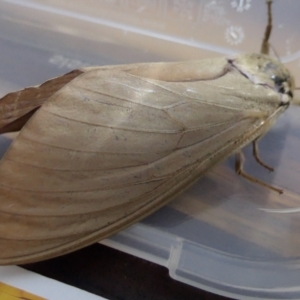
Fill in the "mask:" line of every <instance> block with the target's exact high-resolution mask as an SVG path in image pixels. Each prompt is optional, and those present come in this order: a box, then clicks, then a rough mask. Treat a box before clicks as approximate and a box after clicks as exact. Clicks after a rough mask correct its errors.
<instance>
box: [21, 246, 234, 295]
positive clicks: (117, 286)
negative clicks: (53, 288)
mask: <svg viewBox="0 0 300 300" xmlns="http://www.w3.org/2000/svg"><path fill="white" fill-rule="evenodd" d="M22 267H24V268H25V269H27V270H30V271H33V272H36V273H38V274H41V275H44V276H47V277H50V278H53V279H56V280H58V281H61V282H64V283H66V284H69V285H72V286H75V287H77V288H80V289H83V290H85V291H88V292H91V293H93V294H96V295H99V296H102V297H105V298H107V299H110V300H150V299H151V300H153V299H156V300H169V299H170V300H171V299H172V300H185V299H204V300H229V299H230V298H226V297H222V296H218V295H214V294H212V293H209V292H206V291H203V290H200V289H197V288H194V287H192V286H189V285H186V284H184V283H181V282H178V281H176V280H173V279H172V278H170V276H169V274H168V270H167V269H166V268H164V267H162V266H159V265H156V264H154V263H151V262H148V261H146V260H143V259H140V258H137V257H134V256H132V255H129V254H125V253H123V252H120V251H117V250H114V249H112V248H109V247H106V246H103V245H101V244H95V245H92V246H90V247H87V248H85V249H82V250H79V251H76V252H74V253H72V254H69V255H65V256H62V257H58V258H55V259H51V260H48V261H43V262H39V263H34V264H28V265H24V266H22Z"/></svg>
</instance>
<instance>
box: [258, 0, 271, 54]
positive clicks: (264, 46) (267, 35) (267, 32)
mask: <svg viewBox="0 0 300 300" xmlns="http://www.w3.org/2000/svg"><path fill="white" fill-rule="evenodd" d="M266 2H267V6H268V23H267V27H266V30H265V35H264V39H263V41H262V45H261V49H260V52H261V53H262V54H268V55H269V52H270V43H269V39H270V36H271V32H272V2H273V1H272V0H266Z"/></svg>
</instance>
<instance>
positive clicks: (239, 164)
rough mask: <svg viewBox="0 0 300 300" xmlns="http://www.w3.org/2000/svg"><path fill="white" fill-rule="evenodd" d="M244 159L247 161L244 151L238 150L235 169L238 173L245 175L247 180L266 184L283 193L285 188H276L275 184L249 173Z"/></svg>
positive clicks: (265, 185)
mask: <svg viewBox="0 0 300 300" xmlns="http://www.w3.org/2000/svg"><path fill="white" fill-rule="evenodd" d="M244 161H245V158H244V156H243V153H242V152H241V151H240V152H238V153H237V154H236V156H235V171H236V173H237V174H238V175H241V176H243V177H244V178H246V179H247V180H249V181H251V182H255V183H257V184H260V185H262V186H264V187H267V188H269V189H271V190H273V191H275V192H277V193H279V194H282V193H283V190H281V189H278V188H276V187H274V186H272V185H270V184H268V183H266V182H263V181H261V180H259V179H257V178H255V177H253V176H251V175H249V174H247V173H246V172H245V171H244V170H243V164H244Z"/></svg>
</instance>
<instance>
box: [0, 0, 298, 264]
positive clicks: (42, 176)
mask: <svg viewBox="0 0 300 300" xmlns="http://www.w3.org/2000/svg"><path fill="white" fill-rule="evenodd" d="M267 6H268V20H269V21H268V26H267V29H266V32H265V37H264V40H263V44H262V50H261V54H242V55H237V56H234V57H231V58H226V57H221V58H214V59H207V60H199V61H190V62H189V61H187V62H186V61H185V62H172V63H144V64H132V65H119V66H105V67H88V68H82V69H79V70H75V71H73V72H70V73H68V74H66V75H63V76H61V77H58V78H54V79H51V80H49V81H47V82H45V83H44V84H42V85H40V86H38V87H31V88H27V89H24V90H21V91H18V92H14V93H10V94H8V95H6V96H5V97H3V98H2V99H1V100H0V128H1V133H4V132H9V131H16V130H20V133H19V135H18V136H17V137H16V139H15V140H14V142H13V144H12V145H11V147H10V148H9V150H8V151H7V152H6V154H5V156H4V157H3V158H2V160H1V161H0V264H3V265H4V264H24V263H29V262H35V261H39V260H44V259H48V258H51V257H55V256H59V255H62V254H65V253H68V252H71V251H74V250H76V249H79V248H81V247H84V246H87V245H89V244H92V243H94V242H98V241H99V240H101V239H104V238H106V237H108V236H110V235H112V234H114V233H116V232H118V231H120V230H122V229H124V228H126V227H128V226H129V225H131V224H133V223H135V222H137V221H138V220H140V219H142V218H144V217H146V216H147V215H149V214H151V213H152V212H154V211H156V210H157V209H159V208H160V207H162V206H163V205H165V204H166V203H167V202H169V201H170V200H171V199H172V198H174V197H175V196H176V195H178V194H179V193H181V192H182V191H184V190H185V189H186V188H187V187H189V186H190V185H191V184H193V183H194V182H195V181H196V180H198V179H199V178H200V177H201V176H202V175H203V174H205V172H206V171H207V170H210V169H211V168H212V167H213V166H214V165H216V164H217V163H219V162H220V161H222V160H224V159H225V158H227V157H228V156H229V155H231V154H234V153H236V155H237V159H236V171H237V172H238V173H239V174H241V175H243V176H244V177H246V178H248V179H250V180H252V181H256V182H258V183H260V184H263V185H265V186H267V187H269V188H271V189H274V190H275V191H277V192H281V190H279V189H277V188H276V187H273V186H269V185H267V184H266V183H263V182H260V181H258V180H257V179H255V178H253V177H251V176H250V175H248V174H246V173H245V172H244V171H243V167H242V166H243V157H242V155H241V152H240V150H241V149H242V148H243V147H244V146H245V145H247V144H249V143H250V142H252V143H253V153H254V156H255V158H256V160H257V161H258V162H259V163H260V164H261V165H263V166H264V167H266V168H269V169H271V168H270V167H268V166H267V165H265V164H264V163H263V162H262V161H261V159H260V158H259V156H258V151H257V140H258V139H259V138H260V137H261V136H263V135H264V134H265V133H266V132H267V131H268V130H269V129H270V127H271V126H272V125H273V123H274V122H275V121H276V119H277V117H278V116H279V115H280V114H282V113H283V112H284V111H285V110H286V109H287V108H288V107H289V105H290V103H291V102H292V101H293V90H294V80H293V77H292V75H291V74H290V73H289V71H288V70H287V69H286V68H285V67H284V66H283V65H282V64H281V63H280V62H279V61H278V60H277V59H273V58H271V57H270V56H268V53H269V49H268V48H269V37H270V34H271V29H272V23H271V1H267Z"/></svg>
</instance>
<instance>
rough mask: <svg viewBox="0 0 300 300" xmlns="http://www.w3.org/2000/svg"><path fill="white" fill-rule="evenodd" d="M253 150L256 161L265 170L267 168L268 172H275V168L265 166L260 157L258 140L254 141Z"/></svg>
mask: <svg viewBox="0 0 300 300" xmlns="http://www.w3.org/2000/svg"><path fill="white" fill-rule="evenodd" d="M252 150H253V152H252V153H253V156H254V158H255V159H256V161H257V162H258V163H259V164H260V165H261V166H263V167H264V168H266V169H267V170H269V171H271V172H273V171H274V168H272V167H270V166H268V165H267V164H265V163H264V162H263V161H262V160H261V158H260V157H259V154H258V144H257V140H255V141H253V142H252Z"/></svg>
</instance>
